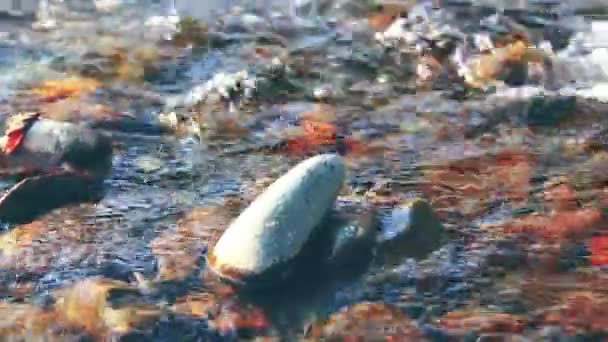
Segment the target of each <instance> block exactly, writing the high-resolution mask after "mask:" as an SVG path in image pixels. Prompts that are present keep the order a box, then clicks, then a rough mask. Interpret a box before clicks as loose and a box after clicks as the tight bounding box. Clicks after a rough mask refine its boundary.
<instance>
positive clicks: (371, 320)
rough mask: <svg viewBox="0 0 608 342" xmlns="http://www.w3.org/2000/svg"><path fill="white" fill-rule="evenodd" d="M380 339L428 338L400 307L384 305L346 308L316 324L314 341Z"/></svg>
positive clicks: (409, 339)
mask: <svg viewBox="0 0 608 342" xmlns="http://www.w3.org/2000/svg"><path fill="white" fill-rule="evenodd" d="M379 336H383V337H384V338H386V339H398V340H399V341H425V340H426V339H425V337H424V335H423V334H422V332H420V331H419V330H418V329H417V328H416V327H415V326H414V324H413V322H412V321H411V320H409V319H408V318H407V317H406V316H405V314H404V313H403V312H402V311H401V310H400V309H399V308H397V307H394V306H391V305H389V304H382V303H369V302H367V303H359V304H355V305H353V306H350V307H345V308H343V309H342V310H340V311H339V312H337V313H335V314H333V315H331V316H330V317H329V318H328V319H327V320H325V321H320V322H317V323H314V324H313V325H312V327H311V329H310V331H309V333H308V336H307V337H308V338H309V339H310V340H314V341H317V340H331V341H333V340H344V339H352V340H354V341H368V340H374V339H376V338H378V337H379Z"/></svg>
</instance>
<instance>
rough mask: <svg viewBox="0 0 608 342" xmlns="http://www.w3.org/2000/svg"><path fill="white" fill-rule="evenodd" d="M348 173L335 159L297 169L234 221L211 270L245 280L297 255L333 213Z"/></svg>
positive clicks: (214, 254) (330, 157)
mask: <svg viewBox="0 0 608 342" xmlns="http://www.w3.org/2000/svg"><path fill="white" fill-rule="evenodd" d="M345 172H346V171H345V166H344V162H343V160H342V158H341V157H340V156H339V155H335V154H324V155H319V156H315V157H312V158H309V159H307V160H305V161H303V162H301V163H300V164H298V165H296V166H295V167H294V168H292V169H291V170H290V171H289V172H287V173H286V174H285V175H283V176H282V177H280V178H279V179H277V180H276V181H275V182H274V183H273V184H271V185H270V186H269V187H268V189H266V191H265V192H264V193H263V194H262V195H260V196H259V197H258V198H257V199H256V200H255V201H254V202H253V203H251V205H250V206H249V207H248V208H247V209H246V210H245V211H243V212H242V213H241V215H240V216H239V217H238V218H236V220H234V221H233V222H232V224H231V225H230V226H229V227H228V229H227V230H226V231H225V232H224V234H223V235H222V237H221V238H220V239H219V241H218V242H217V244H216V245H215V248H214V249H213V251H212V254H211V257H210V267H211V269H212V270H213V271H214V272H215V273H217V274H218V275H220V276H221V277H224V278H228V279H230V280H234V281H239V280H240V279H238V278H239V277H243V278H244V277H247V276H249V275H259V274H262V273H264V271H266V270H268V269H269V268H270V267H272V266H275V265H277V264H279V263H283V262H286V261H288V260H290V259H292V258H294V257H295V256H297V255H298V253H299V252H300V251H301V249H302V247H303V246H304V244H305V243H306V242H307V241H308V240H309V238H310V236H311V234H312V233H313V230H314V228H315V227H317V226H318V225H319V223H320V222H321V220H322V219H323V218H324V217H325V215H326V214H327V212H328V211H329V210H330V209H331V208H332V206H333V204H334V201H335V200H336V197H337V195H338V193H339V191H340V189H341V188H342V184H343V182H344V177H345ZM235 278H237V279H235Z"/></svg>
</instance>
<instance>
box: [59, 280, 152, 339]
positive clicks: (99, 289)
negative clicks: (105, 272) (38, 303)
mask: <svg viewBox="0 0 608 342" xmlns="http://www.w3.org/2000/svg"><path fill="white" fill-rule="evenodd" d="M128 296H133V297H132V299H128V298H127V297H128ZM138 297H141V294H139V291H138V289H136V288H133V287H131V286H130V285H129V284H127V283H123V282H120V281H115V280H107V279H103V278H90V279H85V280H83V281H80V282H77V283H75V284H74V285H72V286H70V287H67V288H63V289H60V290H58V291H57V293H56V294H55V298H56V301H55V304H54V310H55V311H56V312H57V314H58V316H59V317H60V319H61V322H62V324H64V325H65V326H67V327H71V328H77V329H83V330H84V331H87V332H89V333H92V334H96V335H101V336H103V335H108V334H112V335H114V334H116V335H121V334H125V333H128V332H130V331H132V330H133V329H135V328H136V327H142V326H143V325H144V324H145V323H149V322H150V321H154V320H157V319H158V318H159V317H160V314H161V312H160V310H159V309H158V308H157V307H155V306H151V305H141V304H134V303H131V302H132V301H134V300H135V299H137V298H138ZM125 299H126V301H125ZM121 300H122V301H123V303H122V304H121V303H120V301H121Z"/></svg>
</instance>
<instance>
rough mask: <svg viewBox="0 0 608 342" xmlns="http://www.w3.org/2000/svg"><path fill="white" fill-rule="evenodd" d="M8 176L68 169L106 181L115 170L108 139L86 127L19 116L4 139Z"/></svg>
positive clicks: (10, 122) (3, 159) (2, 162)
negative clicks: (112, 168)
mask: <svg viewBox="0 0 608 342" xmlns="http://www.w3.org/2000/svg"><path fill="white" fill-rule="evenodd" d="M0 146H1V147H2V152H3V153H2V156H1V159H0V165H1V166H2V169H4V172H5V173H18V172H43V173H46V172H50V171H53V170H56V169H61V168H64V169H65V170H67V171H70V172H74V173H81V174H83V175H87V176H88V177H89V178H97V179H99V178H104V177H105V176H107V175H108V173H109V172H110V170H111V167H112V145H111V142H110V141H109V139H108V138H106V137H105V136H103V135H101V134H100V133H99V132H97V131H94V130H92V129H90V128H88V127H86V126H85V125H77V124H72V123H68V122H60V121H53V120H47V119H41V118H39V115H37V114H27V113H26V114H19V115H15V116H13V117H11V118H10V119H9V120H7V122H6V131H5V136H3V137H2V138H0Z"/></svg>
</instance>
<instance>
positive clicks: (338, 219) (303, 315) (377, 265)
mask: <svg viewBox="0 0 608 342" xmlns="http://www.w3.org/2000/svg"><path fill="white" fill-rule="evenodd" d="M422 219H424V218H422ZM427 227H428V226H426V225H425V226H424V228H427ZM379 229H381V222H380V220H379V216H378V213H377V211H376V210H365V211H364V212H362V213H358V214H356V216H355V217H352V216H349V217H346V215H341V216H338V215H337V214H336V213H332V214H330V215H329V216H328V218H327V219H326V220H325V221H324V223H323V224H322V225H320V226H319V228H318V229H317V230H316V233H315V235H314V237H313V238H312V239H311V240H310V241H309V242H308V243H307V244H306V245H305V247H303V250H302V253H301V254H300V255H299V256H298V257H297V258H296V259H294V260H292V261H291V262H290V263H289V264H288V265H283V267H282V269H283V272H285V269H286V268H287V271H286V273H282V274H281V275H283V276H284V278H283V279H282V280H280V281H275V282H272V283H271V284H272V286H264V287H263V288H260V287H256V288H242V289H241V290H240V292H239V295H238V297H239V300H240V301H241V302H243V303H245V304H251V305H254V306H256V307H259V308H261V309H262V310H263V311H264V312H265V313H266V315H267V316H268V318H269V319H270V321H272V323H273V326H275V327H276V328H277V329H278V330H279V333H280V334H281V335H282V336H293V335H292V334H298V333H301V332H302V330H303V329H304V327H305V326H307V325H308V324H309V323H311V322H312V321H314V320H317V319H319V318H322V317H325V316H327V315H329V314H330V313H332V312H335V311H336V310H338V309H339V308H340V307H342V306H344V305H348V304H352V301H353V300H355V299H356V298H357V295H356V292H357V291H358V289H359V288H360V286H358V284H360V283H361V282H364V281H365V280H364V279H365V276H366V274H368V272H369V271H371V270H378V269H384V268H385V267H389V265H391V264H392V265H395V264H398V263H399V262H398V261H399V260H400V261H403V260H405V259H407V258H416V259H424V258H425V257H427V256H428V255H429V254H430V253H432V252H434V251H435V250H437V249H438V248H439V247H441V245H442V243H441V242H439V241H441V239H437V237H436V236H433V234H424V231H423V230H424V229H422V230H421V231H416V232H411V233H408V234H404V235H403V236H401V237H399V238H398V239H396V240H394V241H391V242H389V243H386V242H385V243H382V244H378V243H377V242H376V241H377V240H376V234H377V232H378V231H379ZM285 274H286V275H285ZM264 285H269V284H268V283H266V284H264ZM353 285H354V286H353ZM351 292H355V293H351Z"/></svg>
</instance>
